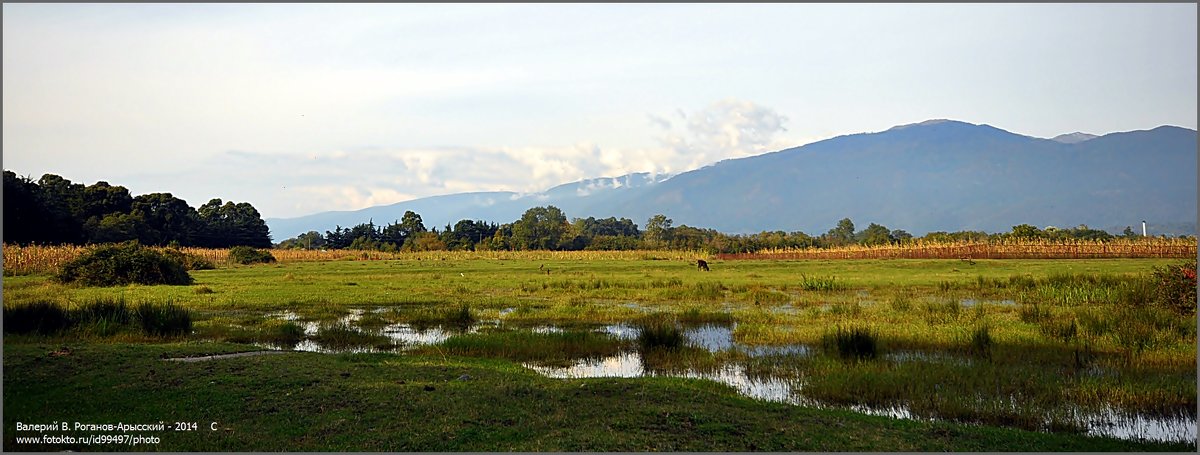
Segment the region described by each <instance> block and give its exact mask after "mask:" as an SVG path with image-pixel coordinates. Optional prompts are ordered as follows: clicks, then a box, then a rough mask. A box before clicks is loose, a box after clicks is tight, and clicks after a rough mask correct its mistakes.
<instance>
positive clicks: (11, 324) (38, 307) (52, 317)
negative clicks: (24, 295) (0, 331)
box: [4, 301, 73, 335]
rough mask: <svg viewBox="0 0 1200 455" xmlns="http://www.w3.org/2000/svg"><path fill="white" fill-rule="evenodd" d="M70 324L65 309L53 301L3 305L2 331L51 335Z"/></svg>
mask: <svg viewBox="0 0 1200 455" xmlns="http://www.w3.org/2000/svg"><path fill="white" fill-rule="evenodd" d="M72 324H73V322H72V321H71V318H70V315H68V314H67V311H66V310H64V309H63V308H62V307H61V306H59V305H58V304H56V303H54V302H47V301H36V302H30V303H27V304H24V305H14V306H7V305H6V306H5V307H4V333H37V334H41V335H51V334H54V333H58V332H61V331H63V330H66V329H67V328H68V327H70V326H71V325H72Z"/></svg>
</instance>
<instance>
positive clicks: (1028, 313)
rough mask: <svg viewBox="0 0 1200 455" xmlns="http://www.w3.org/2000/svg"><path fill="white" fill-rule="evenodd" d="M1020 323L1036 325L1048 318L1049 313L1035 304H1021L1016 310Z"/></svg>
mask: <svg viewBox="0 0 1200 455" xmlns="http://www.w3.org/2000/svg"><path fill="white" fill-rule="evenodd" d="M1018 316H1019V317H1020V319H1021V322H1026V323H1030V324H1036V323H1038V322H1041V321H1042V320H1043V319H1045V318H1047V317H1048V316H1049V311H1047V310H1044V309H1042V307H1041V306H1039V305H1038V304H1037V303H1032V304H1023V305H1021V308H1020V310H1018Z"/></svg>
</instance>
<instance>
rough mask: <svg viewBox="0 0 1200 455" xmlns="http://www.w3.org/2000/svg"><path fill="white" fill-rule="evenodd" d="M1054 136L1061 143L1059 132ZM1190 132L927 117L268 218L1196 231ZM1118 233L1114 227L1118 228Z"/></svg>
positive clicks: (299, 225) (288, 233) (278, 226)
mask: <svg viewBox="0 0 1200 455" xmlns="http://www.w3.org/2000/svg"><path fill="white" fill-rule="evenodd" d="M1060 137H1061V136H1060ZM1196 169H1197V143H1196V131H1194V130H1190V129H1184V128H1178V127H1172V126H1162V127H1158V128H1155V129H1152V130H1148V131H1132V132H1125V133H1112V134H1107V135H1104V136H1100V137H1094V138H1092V139H1087V140H1082V141H1074V142H1062V141H1059V140H1055V139H1039V138H1033V137H1029V136H1023V135H1019V134H1013V133H1010V132H1008V131H1004V130H1001V129H998V128H995V127H992V126H988V125H974V124H970V123H964V122H958V121H952V120H932V121H927V122H921V123H916V124H911V125H903V126H898V127H894V128H892V129H889V130H887V131H883V132H878V133H864V134H853V135H847V136H840V137H836V138H832V139H827V140H824V141H820V142H816V143H812V144H808V145H805V146H802V147H796V148H791V149H787V150H782V151H778V152H773V153H768V154H764V155H758V156H753V157H748V158H741V159H735V160H726V161H722V162H719V163H716V164H713V165H711V166H707V167H704V168H701V169H697V170H694V171H690V172H686V173H683V174H679V175H676V176H673V177H670V178H666V179H664V176H657V177H655V176H650V175H648V174H633V175H630V176H622V177H617V178H603V179H591V180H585V181H581V182H575V183H571V184H567V185H561V186H558V187H555V188H551V189H549V190H547V191H545V192H542V193H537V194H531V195H518V194H515V193H503V192H498V193H467V194H455V195H448V196H438V197H432V198H424V199H417V200H414V201H408V202H402V203H399V204H393V205H389V206H382V207H372V208H369V209H364V210H358V211H354V212H326V213H319V214H315V215H310V216H306V217H301V218H292V219H268V220H266V221H267V224H268V225H269V226H270V227H271V232H272V236H273V238H274V239H275V240H276V241H279V240H283V239H286V238H289V237H294V236H295V235H298V234H300V233H303V232H305V231H308V230H319V231H325V230H330V229H333V227H334V225H335V224H340V225H342V226H344V227H345V226H352V225H354V224H358V223H362V222H366V221H367V220H368V219H371V218H373V219H374V220H375V222H376V223H386V222H390V221H392V220H396V219H399V218H400V216H401V215H402V214H403V213H404V211H405V210H413V211H415V212H417V213H420V214H421V216H422V218H424V220H425V224H426V226H429V227H433V226H438V227H441V226H444V225H445V224H446V223H453V222H456V221H458V220H459V219H463V218H468V219H483V220H489V221H495V222H511V221H514V220H516V219H518V218H519V217H520V215H521V213H523V212H524V211H525V210H526V209H528V208H529V207H534V206H539V205H547V204H553V205H555V206H557V207H559V208H561V209H563V211H564V212H565V213H566V214H567V216H568V217H572V218H574V217H588V216H595V217H598V218H603V217H608V216H616V217H618V218H619V217H627V218H630V219H632V220H633V221H634V222H635V223H637V224H638V226H639V227H644V225H645V222H646V219H648V218H649V217H651V216H653V215H654V214H656V213H662V214H665V215H666V216H667V217H668V218H671V219H673V220H674V224H675V225H676V226H678V225H682V224H687V225H689V226H696V227H706V228H714V229H717V230H719V231H722V232H728V233H750V232H759V231H763V230H784V231H796V230H800V231H804V232H807V233H809V234H820V233H823V232H825V231H827V230H829V229H830V228H832V227H833V226H834V225H836V223H837V221H838V220H840V219H842V218H846V217H849V218H851V219H852V220H853V221H854V222H855V223H856V225H858V227H859V228H860V229H861V228H862V227H865V226H866V225H867V224H869V223H879V224H882V225H885V226H887V227H889V228H892V229H905V230H907V231H909V232H910V233H913V234H915V235H922V234H924V233H927V232H930V231H957V230H963V229H970V230H983V231H987V232H999V231H1008V230H1009V229H1011V227H1012V226H1014V225H1017V224H1023V223H1027V224H1032V225H1035V226H1039V227H1042V226H1051V225H1053V226H1059V227H1074V226H1076V225H1079V224H1087V225H1089V226H1092V227H1097V228H1101V227H1111V226H1119V227H1120V228H1122V229H1123V227H1124V226H1126V225H1128V226H1134V229H1135V230H1136V231H1138V232H1140V229H1141V220H1147V221H1148V222H1150V223H1151V224H1157V225H1162V226H1166V225H1187V223H1191V225H1193V226H1194V223H1195V221H1196V201H1197V198H1196V194H1197V186H1196ZM1118 231H1119V229H1118Z"/></svg>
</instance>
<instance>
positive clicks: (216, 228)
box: [194, 199, 271, 248]
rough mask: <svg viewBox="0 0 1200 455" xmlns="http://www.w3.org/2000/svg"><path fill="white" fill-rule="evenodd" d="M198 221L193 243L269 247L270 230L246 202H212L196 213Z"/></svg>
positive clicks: (215, 246)
mask: <svg viewBox="0 0 1200 455" xmlns="http://www.w3.org/2000/svg"><path fill="white" fill-rule="evenodd" d="M196 212H197V214H198V215H199V219H200V228H199V229H197V233H195V234H194V235H195V237H196V238H197V241H196V243H197V244H198V245H200V246H206V247H210V248H228V247H231V246H252V247H255V248H268V247H270V246H271V237H270V230H269V228H267V224H266V223H265V222H264V221H263V220H262V217H261V216H260V215H259V213H258V210H256V209H255V208H254V207H253V206H251V205H250V204H249V203H246V202H242V203H236V204H235V203H234V202H233V201H229V202H225V203H222V201H221V200H220V199H212V200H210V201H208V202H207V203H205V204H204V205H202V206H200V208H199V209H197V210H196Z"/></svg>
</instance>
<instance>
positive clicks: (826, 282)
mask: <svg viewBox="0 0 1200 455" xmlns="http://www.w3.org/2000/svg"><path fill="white" fill-rule="evenodd" d="M848 288H849V286H847V285H846V284H845V283H842V282H840V281H838V280H837V277H833V276H829V277H820V276H814V277H809V276H807V275H804V274H801V275H800V289H801V290H804V291H817V292H834V291H844V290H846V289H848Z"/></svg>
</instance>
